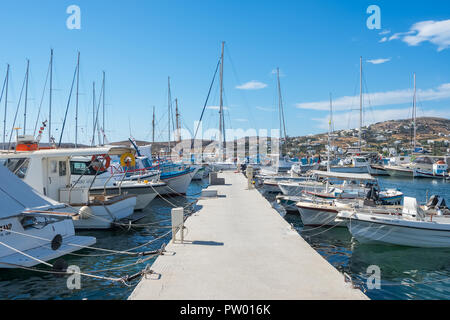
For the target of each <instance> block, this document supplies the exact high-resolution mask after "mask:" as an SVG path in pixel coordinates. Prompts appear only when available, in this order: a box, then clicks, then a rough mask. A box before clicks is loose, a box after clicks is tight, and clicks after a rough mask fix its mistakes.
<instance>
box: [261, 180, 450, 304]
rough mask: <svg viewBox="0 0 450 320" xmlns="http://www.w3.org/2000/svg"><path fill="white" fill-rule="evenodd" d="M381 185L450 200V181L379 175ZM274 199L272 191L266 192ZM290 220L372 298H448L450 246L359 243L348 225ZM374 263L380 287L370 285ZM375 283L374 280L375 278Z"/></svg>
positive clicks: (422, 198) (293, 217)
mask: <svg viewBox="0 0 450 320" xmlns="http://www.w3.org/2000/svg"><path fill="white" fill-rule="evenodd" d="M379 183H380V185H381V187H382V188H398V189H399V190H400V191H402V192H403V193H404V194H405V196H411V197H416V198H417V199H418V200H419V201H420V202H425V200H426V197H427V194H428V197H430V196H431V195H434V194H436V195H440V196H443V197H444V199H446V200H447V201H449V199H450V183H449V182H444V181H440V180H432V179H415V180H412V179H408V178H405V179H398V178H392V177H386V178H384V177H383V178H381V177H380V179H379ZM267 197H268V199H269V200H270V201H273V200H274V196H273V195H270V196H269V195H268V196H267ZM285 219H286V220H287V221H288V222H289V223H292V224H293V225H294V227H295V228H296V230H297V231H298V232H299V233H300V234H301V235H302V237H303V238H304V239H305V240H306V241H307V242H308V243H309V244H310V245H311V246H312V247H313V248H314V249H315V250H317V251H318V252H319V253H320V254H321V255H322V256H323V257H324V258H325V259H326V260H327V261H328V262H330V263H331V264H332V265H333V266H334V267H335V268H337V269H338V270H339V271H341V272H345V273H346V274H348V275H349V276H350V277H351V278H352V280H353V282H354V283H355V284H356V285H358V286H359V287H360V288H361V289H362V290H363V291H365V294H366V295H367V296H368V297H369V298H370V299H375V300H392V299H393V300H409V299H426V300H428V299H439V300H441V299H442V300H444V299H449V298H450V248H446V249H425V248H410V247H401V246H394V245H382V244H360V243H358V242H357V241H356V240H354V239H352V236H351V234H350V232H348V230H347V228H345V227H339V228H332V227H326V228H325V227H324V228H309V229H308V228H305V227H304V226H303V225H302V222H301V218H300V215H299V214H288V215H286V217H285ZM369 266H378V267H379V268H380V271H381V282H380V284H381V287H380V289H371V290H369V288H368V285H367V279H368V278H369V277H370V276H371V275H372V273H368V272H367V271H368V267H369ZM371 283H373V282H371Z"/></svg>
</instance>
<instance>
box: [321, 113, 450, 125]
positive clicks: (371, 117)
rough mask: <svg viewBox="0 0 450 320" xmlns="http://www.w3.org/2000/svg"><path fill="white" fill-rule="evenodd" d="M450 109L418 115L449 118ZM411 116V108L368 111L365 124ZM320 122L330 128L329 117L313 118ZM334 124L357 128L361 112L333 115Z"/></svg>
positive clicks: (419, 115)
mask: <svg viewBox="0 0 450 320" xmlns="http://www.w3.org/2000/svg"><path fill="white" fill-rule="evenodd" d="M449 111H450V110H440V111H436V110H427V111H423V112H421V111H419V112H418V114H417V116H418V117H440V118H448V114H449ZM410 117H411V108H403V109H388V110H378V111H374V112H370V111H369V112H366V113H365V116H364V125H365V126H366V125H370V124H374V123H377V122H382V121H387V120H401V119H409V118H410ZM312 120H314V121H317V122H319V125H318V127H319V128H320V129H323V130H328V122H329V117H328V116H325V117H323V118H316V119H312ZM333 125H334V128H335V129H336V130H342V129H351V128H357V127H358V126H359V113H358V112H344V113H338V114H334V115H333Z"/></svg>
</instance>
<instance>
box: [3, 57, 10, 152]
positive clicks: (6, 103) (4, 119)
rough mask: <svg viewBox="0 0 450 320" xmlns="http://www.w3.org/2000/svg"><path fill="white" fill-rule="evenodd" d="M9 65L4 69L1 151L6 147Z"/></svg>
mask: <svg viewBox="0 0 450 320" xmlns="http://www.w3.org/2000/svg"><path fill="white" fill-rule="evenodd" d="M8 86H9V64H8V66H7V68H6V88H5V90H6V91H5V116H4V118H3V149H4V148H5V147H6V113H7V112H6V111H7V109H8Z"/></svg>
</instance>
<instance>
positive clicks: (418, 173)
mask: <svg viewBox="0 0 450 320" xmlns="http://www.w3.org/2000/svg"><path fill="white" fill-rule="evenodd" d="M414 178H429V179H448V178H449V174H448V165H447V164H446V163H445V161H443V160H439V161H437V162H436V163H434V164H433V170H432V171H425V170H421V169H417V168H414Z"/></svg>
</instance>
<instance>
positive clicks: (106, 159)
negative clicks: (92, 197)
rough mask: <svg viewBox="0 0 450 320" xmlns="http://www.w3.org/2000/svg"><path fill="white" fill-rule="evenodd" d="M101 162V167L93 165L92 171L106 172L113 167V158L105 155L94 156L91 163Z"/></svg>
mask: <svg viewBox="0 0 450 320" xmlns="http://www.w3.org/2000/svg"><path fill="white" fill-rule="evenodd" d="M95 162H100V163H101V164H102V166H101V167H99V166H96V165H95V164H94V165H92V169H94V170H95V171H98V172H105V171H106V170H108V168H109V166H110V165H111V158H110V157H109V156H108V155H107V154H103V155H101V156H92V158H91V163H95Z"/></svg>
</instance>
